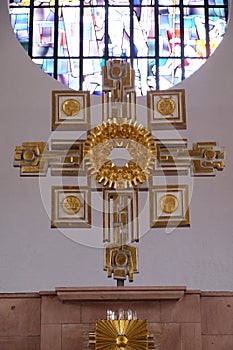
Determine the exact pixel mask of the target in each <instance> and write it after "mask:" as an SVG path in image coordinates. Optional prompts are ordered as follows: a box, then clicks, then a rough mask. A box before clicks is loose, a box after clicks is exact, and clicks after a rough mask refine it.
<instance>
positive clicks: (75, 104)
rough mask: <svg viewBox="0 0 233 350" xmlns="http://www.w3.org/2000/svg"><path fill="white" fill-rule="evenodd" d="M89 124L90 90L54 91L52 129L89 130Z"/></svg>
mask: <svg viewBox="0 0 233 350" xmlns="http://www.w3.org/2000/svg"><path fill="white" fill-rule="evenodd" d="M89 126H90V92H89V91H74V92H72V91H65V90H64V91H63V90H61V91H52V130H56V129H57V128H58V131H59V130H67V131H74V130H87V129H89Z"/></svg>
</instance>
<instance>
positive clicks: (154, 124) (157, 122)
mask: <svg viewBox="0 0 233 350" xmlns="http://www.w3.org/2000/svg"><path fill="white" fill-rule="evenodd" d="M147 111H148V112H147V114H148V128H149V130H158V129H160V130H166V129H173V128H175V129H186V107H185V90H184V89H177V90H169V91H168V90H160V91H148V92H147Z"/></svg>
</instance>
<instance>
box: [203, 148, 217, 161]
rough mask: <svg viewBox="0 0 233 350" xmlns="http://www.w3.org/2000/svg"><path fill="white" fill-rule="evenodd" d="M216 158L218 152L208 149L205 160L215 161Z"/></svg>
mask: <svg viewBox="0 0 233 350" xmlns="http://www.w3.org/2000/svg"><path fill="white" fill-rule="evenodd" d="M215 157H216V152H215V151H214V150H212V149H208V150H207V151H205V158H206V159H209V160H211V159H214V158H215Z"/></svg>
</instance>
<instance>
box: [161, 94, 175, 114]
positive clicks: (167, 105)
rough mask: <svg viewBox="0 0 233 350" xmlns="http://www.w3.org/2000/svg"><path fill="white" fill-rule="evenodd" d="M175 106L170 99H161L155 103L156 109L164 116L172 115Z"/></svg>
mask: <svg viewBox="0 0 233 350" xmlns="http://www.w3.org/2000/svg"><path fill="white" fill-rule="evenodd" d="M175 108H176V105H175V101H174V100H173V99H172V97H169V98H168V97H161V99H160V100H159V101H158V102H157V109H158V111H159V113H160V114H162V115H164V116H168V115H173V113H174V111H175Z"/></svg>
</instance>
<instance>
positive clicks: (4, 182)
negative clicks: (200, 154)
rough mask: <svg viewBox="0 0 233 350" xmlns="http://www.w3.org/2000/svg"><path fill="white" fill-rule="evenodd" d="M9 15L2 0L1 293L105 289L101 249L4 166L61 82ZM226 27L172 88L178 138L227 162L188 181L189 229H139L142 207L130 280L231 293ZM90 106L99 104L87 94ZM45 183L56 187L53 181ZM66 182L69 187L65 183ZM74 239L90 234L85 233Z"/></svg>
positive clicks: (232, 100) (36, 127)
mask: <svg viewBox="0 0 233 350" xmlns="http://www.w3.org/2000/svg"><path fill="white" fill-rule="evenodd" d="M232 10H233V9H232ZM232 10H231V12H232ZM8 17H9V15H8V7H7V1H2V2H1V4H0V43H1V55H0V67H1V79H0V106H1V109H0V118H1V127H0V292H2V293H4V292H23V291H30V292H33V291H40V290H53V289H54V288H55V287H58V286H100V285H104V286H112V285H114V284H115V282H114V281H113V280H112V279H107V277H106V273H105V272H103V250H102V249H101V248H97V247H96V244H88V243H85V239H84V238H83V239H80V240H79V238H77V237H78V235H79V230H76V231H75V233H74V235H75V237H76V239H75V240H72V239H69V238H67V237H66V235H65V234H64V233H62V232H60V231H59V230H57V229H50V219H49V216H48V213H47V208H46V206H45V205H44V201H45V200H48V201H49V199H50V192H49V189H48V191H47V194H44V196H45V197H46V199H45V197H43V198H42V196H41V193H42V192H46V191H44V190H41V183H40V182H39V179H38V178H37V177H34V178H33V177H30V178H20V176H19V169H17V168H13V157H14V149H15V146H16V145H21V144H22V142H24V141H47V140H48V139H49V138H50V136H51V135H50V130H51V91H52V90H61V89H66V87H65V86H62V85H61V84H59V83H58V82H57V81H55V80H53V79H51V78H50V77H48V76H47V75H46V74H44V73H43V72H42V71H41V70H40V69H39V68H37V67H36V66H35V65H34V64H33V63H32V62H31V60H30V58H28V57H27V55H26V54H25V52H24V50H23V48H22V47H21V46H20V44H19V43H18V42H17V39H16V38H15V35H14V33H13V31H12V30H11V27H10V22H9V18H8ZM231 18H232V16H231ZM232 31H233V21H232V20H231V21H230V22H229V25H228V30H227V33H226V35H225V37H224V40H223V42H222V43H221V44H220V46H219V48H218V49H217V50H216V52H215V53H214V55H213V56H212V57H211V58H210V59H209V60H208V62H207V64H205V65H204V66H203V67H202V68H201V69H200V70H199V71H198V72H196V73H195V74H194V75H193V76H192V77H191V78H189V79H187V80H185V81H184V82H182V84H180V85H179V86H177V87H179V88H184V89H185V90H186V103H187V105H186V111H187V124H188V129H187V131H182V132H180V134H181V136H182V137H183V138H188V140H189V147H192V143H193V142H196V141H217V142H218V143H219V145H221V146H224V147H225V148H226V152H227V157H226V168H225V169H224V171H223V172H222V173H220V174H217V176H216V177H214V178H197V179H196V178H195V179H193V180H192V186H191V187H192V189H191V193H190V197H191V204H190V205H191V227H190V228H179V229H175V230H174V231H172V232H171V233H167V232H166V230H164V229H153V230H148V229H147V221H146V220H147V219H148V217H147V213H146V209H145V211H144V213H143V215H142V216H141V218H140V227H141V230H142V231H143V232H144V231H145V232H146V234H144V235H143V237H142V238H141V240H140V245H139V268H140V273H139V274H138V275H136V276H135V281H134V285H138V286H141V285H164V286H166V285H186V286H187V287H188V288H189V289H200V290H233V279H232V268H233V215H232V198H233V186H232V174H233V162H232V160H231V159H232V154H231V153H232V148H233V138H232V127H233V115H232V114H233V112H232V111H233V70H232V62H233V46H232ZM92 102H93V104H98V103H99V102H100V101H99V100H98V99H97V98H96V97H95V98H94V97H93V98H92ZM140 103H141V104H145V99H144V98H141V99H140ZM168 136H169V133H168ZM75 137H76V136H75V135H73V138H75ZM53 181H54V185H56V181H58V180H57V179H53ZM66 181H67V182H66V184H73V185H75V183H74V182H72V180H66ZM179 181H180V182H182V181H183V179H182V178H181V179H179ZM190 181H191V180H190ZM143 200H144V199H143ZM143 200H142V201H143ZM145 208H148V203H147V207H145ZM95 215H96V217H95ZM94 220H95V222H98V221H99V220H100V216H99V213H94ZM97 226H98V225H97ZM99 226H100V225H99ZM147 231H148V232H147ZM80 235H82V237H85V236H87V237H89V238H90V234H89V233H88V232H87V231H85V232H84V233H80ZM96 235H97V238H99V240H101V230H100V227H97V228H96ZM89 238H88V239H87V241H88V242H90V240H89ZM90 239H91V238H90ZM84 243H85V244H84Z"/></svg>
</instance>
